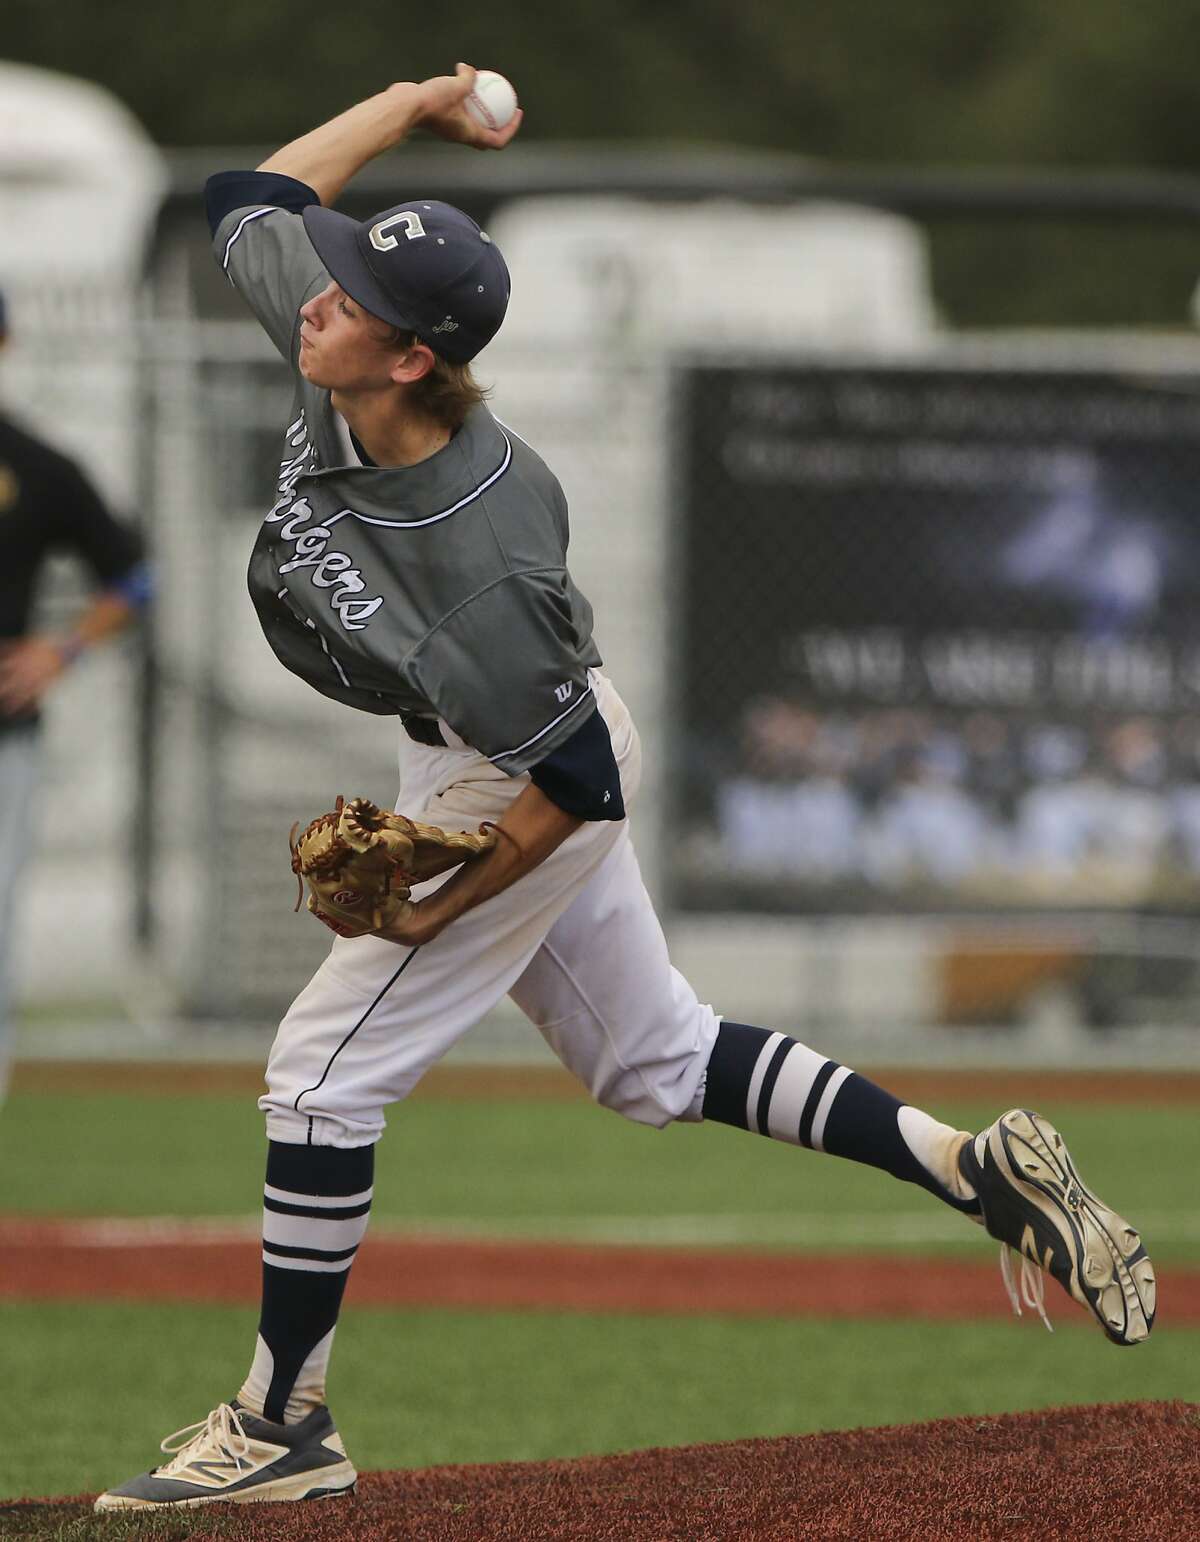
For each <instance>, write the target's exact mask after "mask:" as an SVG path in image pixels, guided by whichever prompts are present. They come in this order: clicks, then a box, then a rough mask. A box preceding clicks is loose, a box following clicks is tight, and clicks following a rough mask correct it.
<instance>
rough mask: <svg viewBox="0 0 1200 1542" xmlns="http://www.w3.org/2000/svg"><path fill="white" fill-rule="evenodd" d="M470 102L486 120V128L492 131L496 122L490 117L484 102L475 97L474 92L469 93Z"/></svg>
mask: <svg viewBox="0 0 1200 1542" xmlns="http://www.w3.org/2000/svg"><path fill="white" fill-rule="evenodd" d="M470 100H471V101H472V102H474V104H475V106H476V107H478V109H479V111H480V112H481V113H482V114H483V116H484V118H485V119H486V120H487V127H488V128H490V129H494V128H495V127H496V120H495V118H494V117H493V116H492V111H491V108H490V107H489V106H488V105H487V103H486V102H485V101H484V99H483V98H482V97H481V96H477V95H476V94H475V92H474V91H472V92H471V97H470Z"/></svg>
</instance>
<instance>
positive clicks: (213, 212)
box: [204, 171, 321, 236]
mask: <svg viewBox="0 0 1200 1542" xmlns="http://www.w3.org/2000/svg"><path fill="white" fill-rule="evenodd" d="M320 202H321V200H320V199H319V198H318V197H317V195H316V193H314V192H313V190H312V188H311V187H309V185H308V183H307V182H298V181H297V180H296V178H295V177H285V176H282V175H281V174H280V173H279V172H277V171H218V172H217V173H216V174H215V176H211V177H209V179H208V181H207V182H206V183H205V185H204V212H205V213H206V214H207V215H208V224H209V229H210V230H211V231H212V233H213V235H214V236H215V235H216V233H217V226H218V225H219V224H220V223H221V221H222V220H223V219H224V218H225V216H226V215H227V214H232V213H233V211H234V210H235V209H248V208H249V207H250V205H251V204H263V203H269V204H273V205H274V206H275V207H276V208H277V209H287V210H289V211H290V212H291V213H292V214H299V213H300V211H301V210H302V209H307V208H308V206H309V205H310V204H314V203H320Z"/></svg>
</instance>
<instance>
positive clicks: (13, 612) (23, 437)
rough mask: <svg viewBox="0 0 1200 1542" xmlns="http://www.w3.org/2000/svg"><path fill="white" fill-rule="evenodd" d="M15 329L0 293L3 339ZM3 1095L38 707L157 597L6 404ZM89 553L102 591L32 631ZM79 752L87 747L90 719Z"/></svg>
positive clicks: (108, 523) (0, 731) (74, 474)
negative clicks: (59, 573)
mask: <svg viewBox="0 0 1200 1542" xmlns="http://www.w3.org/2000/svg"><path fill="white" fill-rule="evenodd" d="M7 339H8V327H7V314H6V307H5V304H4V298H3V295H0V348H2V347H3V345H4V343H5V342H6V341H7ZM0 544H2V546H3V552H4V560H3V563H2V564H0V1098H2V1097H3V1095H4V1093H5V1091H6V1089H7V1086H8V1078H9V1071H10V1066H11V1062H12V1055H13V1025H12V1005H11V1003H12V974H13V965H14V959H13V950H12V935H13V922H14V917H15V911H16V896H17V879H18V877H19V874H20V869H21V863H22V861H23V859H24V857H25V854H26V853H27V852H28V850H29V847H30V844H31V841H32V840H33V839H34V838H36V831H37V827H38V820H37V816H36V810H35V807H34V801H33V795H34V788H35V786H36V784H37V775H38V725H39V716H40V708H41V705H42V702H43V700H44V699H45V697H46V694H47V692H48V691H49V690H50V688H51V687H52V686H53V684H54V682H55V681H56V680H57V679H58V678H59V676H60V675H61V674H62V673H63V671H64V670H66V669H67V668H68V667H69V666H70V665H71V664H72V663H73V662H74V661H75V659H76V658H78V657H79V655H80V654H81V653H83V652H84V651H85V650H86V649H88V648H91V647H93V646H94V645H95V644H96V643H99V642H103V641H104V640H105V639H106V638H109V637H113V636H115V635H116V634H117V633H118V632H121V631H124V629H125V628H126V627H127V626H128V625H129V623H130V621H131V620H132V619H133V617H134V615H135V614H136V612H137V610H138V609H139V607H140V606H142V605H143V604H145V602H146V600H147V599H148V597H149V579H148V570H147V568H146V565H145V561H144V558H143V551H142V543H141V541H140V539H139V538H138V536H137V535H136V534H135V533H134V532H133V531H132V530H130V529H129V528H128V527H126V526H125V525H122V524H119V523H118V522H117V520H115V519H114V518H113V516H112V514H111V513H110V512H109V510H108V508H107V506H106V505H105V503H104V501H103V499H102V498H101V497H100V495H99V493H98V492H97V491H96V489H95V488H94V487H93V486H92V484H91V482H89V481H88V479H87V478H86V477H85V476H84V474H83V472H82V471H80V469H79V467H78V466H76V465H75V464H74V462H72V461H70V460H68V459H67V458H66V457H65V456H63V455H60V454H59V453H58V451H56V450H52V449H51V448H50V446H49V445H47V444H44V443H43V442H42V441H41V440H39V439H36V438H34V436H33V435H32V434H30V433H28V432H27V431H26V430H25V429H23V428H21V427H19V426H18V425H17V424H16V423H14V422H13V421H12V420H11V419H10V418H9V417H8V416H7V415H6V413H5V412H4V411H3V410H2V409H0ZM62 551H66V552H73V553H75V554H76V555H78V556H79V557H81V558H82V559H83V561H84V562H85V564H86V565H87V567H88V568H89V569H90V570H91V572H92V574H93V575H94V577H95V580H96V582H97V584H98V585H99V593H97V594H96V595H95V596H94V597H93V598H92V599H91V601H90V602H89V604H88V605H87V606H86V608H85V609H84V610H83V612H82V613H81V614H80V615H79V616H77V617H76V619H75V621H74V623H73V625H71V626H70V627H69V628H68V629H66V630H65V631H61V632H39V631H32V630H31V629H30V626H31V618H32V611H33V601H34V595H35V589H36V586H37V583H38V580H39V578H40V576H41V573H42V570H43V568H44V565H45V562H46V559H47V558H48V557H50V556H51V555H52V554H53V553H56V552H62ZM84 735H85V737H84V738H83V740H82V742H81V744H80V752H81V753H82V754H86V753H87V748H88V747H87V740H86V727H85V729H84Z"/></svg>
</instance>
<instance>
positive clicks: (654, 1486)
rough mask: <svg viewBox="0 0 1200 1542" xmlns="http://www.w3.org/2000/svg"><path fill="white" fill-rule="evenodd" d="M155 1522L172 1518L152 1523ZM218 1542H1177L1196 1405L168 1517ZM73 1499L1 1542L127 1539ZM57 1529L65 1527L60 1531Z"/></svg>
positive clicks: (1032, 1418) (709, 1450)
mask: <svg viewBox="0 0 1200 1542" xmlns="http://www.w3.org/2000/svg"><path fill="white" fill-rule="evenodd" d="M155 1520H156V1522H158V1523H159V1524H161V1523H162V1522H165V1521H166V1520H167V1517H165V1516H162V1517H159V1516H156V1517H155ZM172 1520H173V1521H177V1523H178V1524H177V1527H176V1525H174V1524H172V1525H171V1528H170V1530H169V1531H167V1530H165V1529H163V1530H159V1529H158V1527H157V1526H156V1527H155V1529H154V1532H153V1534H154V1535H155V1536H157V1537H166V1536H170V1537H180V1538H182V1537H188V1538H191V1539H193V1542H216V1539H218V1538H223V1537H236V1538H239V1539H244V1542H285V1539H286V1542H349V1539H353V1542H401V1539H410V1538H411V1539H420V1542H539V1539H541V1542H826V1539H833V1538H846V1539H854V1542H883V1539H888V1542H967V1539H970V1542H1000V1539H1008V1542H1013V1539H1016V1538H1026V1537H1037V1538H1042V1539H1046V1542H1067V1539H1077V1542H1083V1539H1085V1538H1086V1539H1088V1542H1093V1539H1101V1538H1117V1537H1119V1538H1121V1542H1174V1539H1177V1538H1178V1539H1182V1538H1194V1537H1196V1536H1197V1535H1200V1407H1197V1406H1196V1405H1194V1404H1190V1403H1124V1404H1109V1405H1104V1406H1100V1407H1092V1408H1066V1409H1050V1410H1046V1411H1043V1412H1038V1413H1023V1414H1005V1415H1001V1416H998V1417H992V1418H979V1417H974V1418H960V1419H941V1420H938V1421H937V1422H936V1423H932V1424H917V1425H906V1426H901V1427H896V1428H890V1429H874V1430H845V1431H838V1432H834V1433H831V1434H826V1435H807V1436H799V1437H784V1438H782V1439H776V1440H750V1441H739V1442H736V1443H729V1444H725V1445H712V1446H685V1447H681V1448H678V1449H675V1450H651V1451H636V1452H631V1453H629V1454H626V1455H620V1456H604V1457H589V1458H584V1459H582V1460H577V1461H562V1462H536V1463H535V1462H510V1463H505V1464H502V1465H498V1466H478V1467H438V1468H430V1469H427V1470H426V1471H423V1472H391V1473H371V1474H368V1475H367V1476H366V1477H365V1478H364V1479H363V1480H362V1482H361V1483H360V1484H359V1488H358V1493H357V1495H356V1496H355V1497H353V1498H348V1499H339V1500H331V1501H325V1502H322V1503H314V1504H307V1505H262V1506H246V1507H240V1508H238V1509H236V1510H234V1509H232V1508H228V1507H221V1506H218V1507H214V1508H211V1509H205V1510H201V1511H191V1512H185V1513H180V1512H172ZM111 1526H112V1523H111V1522H108V1521H99V1520H97V1521H93V1520H92V1519H91V1517H90V1516H89V1514H88V1503H87V1500H86V1499H85V1498H83V1497H80V1498H79V1499H74V1500H58V1501H50V1502H47V1501H28V1500H27V1501H22V1502H18V1503H16V1504H9V1505H0V1534H2V1535H3V1536H5V1537H13V1538H19V1537H39V1538H40V1537H47V1538H48V1537H52V1536H58V1537H66V1536H71V1537H80V1538H83V1537H87V1538H99V1537H103V1536H113V1535H122V1536H125V1535H136V1526H135V1528H133V1529H131V1530H128V1531H127V1530H125V1529H124V1528H121V1530H120V1531H119V1532H118V1531H117V1529H116V1528H115V1527H113V1528H112V1529H111V1530H110V1529H108V1528H109V1527H111ZM60 1528H61V1529H60Z"/></svg>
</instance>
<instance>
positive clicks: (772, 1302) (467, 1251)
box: [0, 1219, 1200, 1325]
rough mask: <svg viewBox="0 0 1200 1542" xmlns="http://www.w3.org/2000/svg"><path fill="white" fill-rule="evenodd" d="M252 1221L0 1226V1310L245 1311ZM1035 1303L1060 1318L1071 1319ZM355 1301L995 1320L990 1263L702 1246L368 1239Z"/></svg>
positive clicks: (999, 1294)
mask: <svg viewBox="0 0 1200 1542" xmlns="http://www.w3.org/2000/svg"><path fill="white" fill-rule="evenodd" d="M256 1234H257V1233H256V1228H255V1225H254V1223H251V1222H247V1223H245V1224H242V1223H236V1222H235V1223H229V1222H225V1223H220V1222H218V1223H206V1222H202V1221H201V1222H190V1223H189V1222H181V1221H169V1220H168V1221H158V1222H155V1221H103V1220H100V1221H27V1220H20V1219H8V1220H4V1219H0V1299H8V1300H35V1301H36V1300H73V1299H86V1300H92V1301H95V1300H126V1301H129V1300H133V1301H138V1300H168V1301H169V1300H180V1301H213V1302H237V1303H250V1304H252V1303H254V1302H256V1301H257V1300H258V1298H259V1286H260V1278H259V1273H260V1271H259V1259H260V1253H259V1249H258V1247H257V1245H256V1241H255V1238H256ZM1056 1295H1057V1290H1056V1289H1052V1291H1051V1295H1050V1299H1049V1307H1050V1310H1051V1311H1052V1312H1055V1310H1056V1307H1061V1308H1062V1311H1061V1312H1058V1313H1057V1315H1059V1316H1064V1315H1066V1316H1069V1317H1070V1318H1073V1317H1074V1315H1075V1312H1076V1308H1075V1307H1074V1306H1073V1305H1071V1304H1070V1303H1068V1302H1067V1301H1065V1300H1062V1301H1056V1299H1055V1297H1056ZM1159 1299H1160V1303H1161V1305H1160V1319H1161V1320H1163V1321H1169V1322H1172V1323H1175V1324H1177V1325H1183V1324H1188V1323H1198V1322H1200V1270H1196V1269H1187V1268H1177V1269H1174V1270H1166V1271H1163V1273H1162V1274H1161V1275H1160V1284H1159ZM348 1300H350V1301H351V1302H353V1303H354V1304H355V1305H358V1306H390V1307H398V1306H410V1307H412V1306H417V1307H455V1308H467V1309H471V1308H474V1309H478V1310H491V1311H497V1310H539V1311H544V1310H560V1311H578V1312H635V1313H655V1312H663V1313H681V1314H691V1313H705V1312H711V1313H720V1314H725V1315H733V1316H763V1317H811V1316H816V1317H842V1318H845V1317H873V1318H891V1319H895V1318H921V1319H926V1320H945V1319H947V1318H956V1319H964V1318H965V1319H972V1318H981V1317H999V1316H1006V1315H1007V1314H1008V1313H1009V1311H1010V1310H1011V1309H1010V1307H1009V1304H1008V1298H1007V1296H1006V1295H1005V1293H1004V1291H1003V1289H1002V1287H1001V1284H1000V1279H999V1271H998V1269H997V1267H996V1262H995V1257H994V1255H992V1254H991V1253H990V1251H989V1256H988V1258H987V1260H986V1261H982V1260H980V1261H976V1260H970V1261H961V1262H960V1261H957V1260H953V1259H925V1258H906V1257H900V1256H895V1255H893V1256H890V1257H889V1259H888V1266H887V1269H886V1270H883V1269H873V1268H870V1267H867V1266H866V1264H865V1261H864V1257H863V1255H861V1254H847V1255H838V1254H825V1253H806V1254H803V1255H797V1254H789V1253H747V1252H743V1251H741V1250H738V1251H736V1252H734V1251H721V1250H716V1249H706V1248H649V1247H616V1246H605V1247H584V1246H575V1245H566V1244H548V1243H522V1242H492V1241H487V1242H478V1241H471V1242H464V1241H450V1240H445V1239H437V1238H431V1237H421V1236H405V1235H399V1234H396V1233H391V1234H389V1233H387V1232H379V1233H377V1234H376V1235H374V1236H369V1237H368V1239H367V1241H366V1242H365V1243H364V1245H363V1248H362V1251H361V1253H360V1254H359V1256H358V1258H357V1260H356V1261H355V1265H354V1273H353V1275H352V1277H351V1280H350V1285H349V1288H348Z"/></svg>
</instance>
